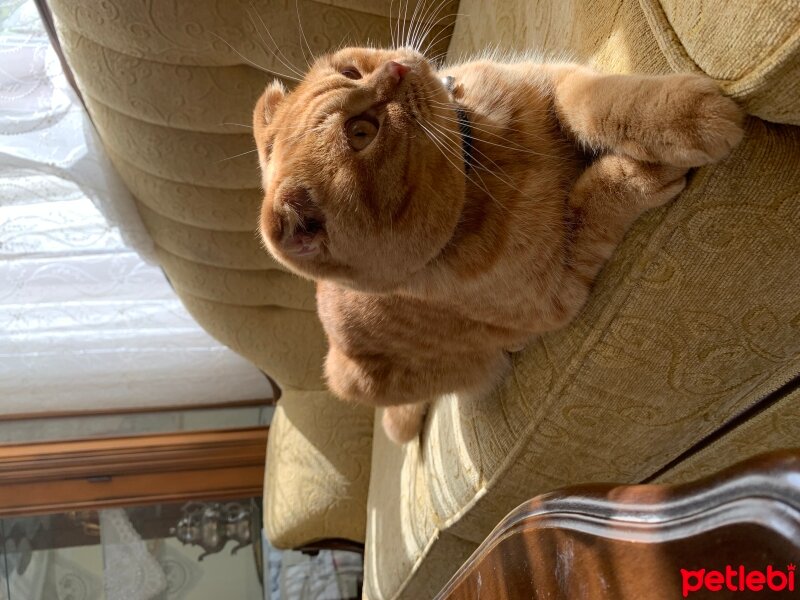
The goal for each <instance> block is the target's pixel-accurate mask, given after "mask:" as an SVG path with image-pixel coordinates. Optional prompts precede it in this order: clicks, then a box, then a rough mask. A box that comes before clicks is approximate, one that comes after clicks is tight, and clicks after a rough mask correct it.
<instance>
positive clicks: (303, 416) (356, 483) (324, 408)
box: [264, 389, 373, 548]
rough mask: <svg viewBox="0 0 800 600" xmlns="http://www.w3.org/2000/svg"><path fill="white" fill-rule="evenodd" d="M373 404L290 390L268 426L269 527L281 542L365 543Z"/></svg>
mask: <svg viewBox="0 0 800 600" xmlns="http://www.w3.org/2000/svg"><path fill="white" fill-rule="evenodd" d="M372 417H373V411H372V410H370V409H367V408H365V407H356V406H349V405H346V404H343V403H340V402H337V401H335V400H334V399H333V398H331V396H330V394H329V393H328V392H302V391H297V390H291V389H287V390H284V395H283V397H282V398H281V401H280V403H279V404H278V408H277V410H276V412H275V416H274V417H273V419H272V425H271V426H270V432H269V447H268V449H267V457H268V460H267V472H266V476H265V483H264V529H265V530H266V532H267V537H268V538H269V540H270V543H271V544H272V545H273V546H275V547H276V548H296V547H298V546H301V545H303V544H307V543H309V542H312V541H316V540H323V539H327V538H346V539H350V540H355V541H359V542H363V541H364V538H365V532H364V528H365V526H366V519H365V515H366V514H367V486H368V483H369V472H370V452H371V451H372V424H373V418H372Z"/></svg>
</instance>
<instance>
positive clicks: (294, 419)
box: [50, 0, 452, 546]
mask: <svg viewBox="0 0 800 600" xmlns="http://www.w3.org/2000/svg"><path fill="white" fill-rule="evenodd" d="M50 4H51V9H52V10H53V13H54V16H55V17H56V22H57V26H58V32H59V38H60V40H61V43H62V46H63V48H64V51H65V53H66V55H67V57H68V60H69V64H70V66H71V67H72V69H73V70H74V71H75V73H76V76H77V79H78V81H79V86H80V88H81V91H82V94H83V97H84V99H85V101H86V104H87V107H88V109H89V111H90V113H91V116H92V119H93V121H94V123H95V125H96V126H97V129H98V130H99V132H100V134H101V136H102V138H103V142H104V144H105V147H106V149H107V150H108V152H109V154H110V156H111V158H112V160H113V161H114V164H115V165H116V167H117V169H118V170H119V172H120V174H121V175H122V177H123V179H124V180H125V182H126V183H127V185H128V186H129V187H130V189H131V191H132V192H133V194H134V196H135V198H136V200H137V203H138V208H139V212H140V214H141V216H142V219H143V221H144V223H145V225H146V226H147V228H148V230H149V232H150V234H151V236H152V237H153V240H154V242H155V244H156V249H157V253H158V257H159V259H160V262H161V266H162V267H163V269H164V271H165V272H166V274H167V276H168V277H169V279H170V281H171V283H172V285H173V286H174V288H175V290H176V292H177V293H178V295H179V296H180V297H181V299H182V300H183V302H184V304H185V305H186V307H187V308H188V310H189V312H190V313H191V314H192V315H193V316H194V318H195V319H196V320H197V321H198V322H199V323H200V324H201V325H203V327H205V329H206V330H208V331H209V332H210V333H211V334H212V335H213V336H214V337H216V338H217V339H218V340H220V341H222V342H223V343H225V344H227V345H228V346H230V347H231V348H233V349H234V350H236V351H237V352H239V353H240V354H242V355H243V356H245V357H246V358H248V359H249V360H250V361H252V362H253V363H254V364H255V365H257V366H258V367H259V368H261V369H262V370H264V371H265V372H267V373H269V374H270V376H272V377H273V379H275V380H276V381H277V382H278V384H279V385H280V386H281V387H282V388H283V390H284V395H283V399H282V400H281V401H280V405H279V408H278V411H277V413H276V416H275V420H274V422H273V426H272V428H271V432H270V444H269V455H270V460H269V461H268V468H267V474H266V483H265V487H266V490H267V502H265V523H266V528H267V530H268V532H269V534H270V537H271V538H272V540H273V543H274V544H276V545H285V546H294V545H300V544H304V543H308V542H311V541H314V540H318V539H320V538H348V539H352V540H355V541H363V540H364V530H365V526H366V494H367V488H368V483H369V464H370V458H371V452H372V443H371V436H372V416H373V415H372V413H371V411H365V410H363V409H362V410H359V409H354V408H353V407H349V406H346V405H344V404H342V403H339V402H336V401H335V400H334V399H333V398H331V397H330V395H329V394H328V393H327V392H326V391H324V384H323V382H322V380H321V366H322V358H323V356H324V353H325V342H324V336H323V334H322V329H321V326H320V324H319V321H318V320H317V316H316V313H315V303H314V286H313V285H312V284H311V283H310V282H307V281H304V280H301V279H300V278H298V277H295V276H294V275H291V274H289V273H287V272H286V271H285V270H284V269H283V267H281V266H280V265H279V264H278V263H276V262H275V261H274V260H273V259H272V258H271V257H270V256H269V254H268V253H266V252H265V251H264V250H263V249H262V248H261V246H260V243H259V240H258V237H257V235H256V233H255V230H256V225H257V222H258V210H259V206H260V203H261V191H260V189H259V186H260V180H259V175H258V169H257V163H256V158H255V154H254V152H253V141H252V136H251V133H250V130H249V122H250V118H251V112H252V107H253V105H254V104H255V101H256V99H257V98H258V96H259V94H260V93H261V92H262V90H263V89H264V86H265V85H266V83H267V82H268V81H269V80H270V79H272V78H273V77H274V76H275V75H281V76H283V77H284V79H285V80H286V83H287V84H288V85H291V83H292V77H293V76H294V72H295V70H296V69H297V70H299V69H302V68H304V67H305V65H306V58H305V56H306V54H307V53H308V52H311V53H313V54H319V53H322V52H325V51H328V50H330V49H332V48H335V47H338V46H339V44H340V43H341V42H342V40H344V39H347V37H348V36H350V39H351V40H353V41H357V40H358V41H362V42H363V41H365V40H367V39H370V40H372V41H374V42H375V43H378V44H385V43H388V41H389V39H390V27H389V10H390V8H391V3H390V1H389V0H386V1H381V2H372V1H362V0H327V1H316V0H298V2H297V4H296V6H295V3H294V2H292V3H290V4H289V5H286V3H283V2H275V1H268V0H255V1H253V0H235V1H231V0H207V1H203V2H183V1H180V0H159V1H158V2H145V1H143V0H141V1H127V0H109V1H106V2H96V1H94V0H53V1H52V2H51V3H50ZM287 6H290V10H289V9H287ZM429 6H432V3H430V2H429V3H428V4H424V3H422V4H420V9H419V12H420V13H421V12H422V11H423V10H424V9H425V8H426V7H429ZM415 7H416V3H411V4H410V6H409V9H410V11H411V12H409V13H408V14H409V15H411V14H413V10H414V9H415ZM443 8H444V10H445V11H448V10H449V9H448V5H445V6H444V7H443ZM396 11H397V9H395V12H396ZM450 12H452V11H450ZM430 14H433V13H432V12H431V13H430ZM298 22H302V24H303V31H302V33H301V32H300V30H299V27H298ZM446 25H447V24H446V23H445V22H442V23H439V24H438V25H437V26H436V28H435V33H434V34H433V35H434V36H435V35H437V34H439V33H442V35H441V37H440V40H441V41H440V42H439V43H438V44H437V45H436V46H435V50H434V51H435V52H444V50H445V49H446V37H447V36H446V35H444V33H443V32H444V31H445V26H446ZM276 47H277V48H280V50H279V51H274V49H275V48H276ZM262 69H265V70H268V71H269V72H270V73H269V74H268V73H265V72H264V71H263V70H262ZM297 498H303V501H302V502H298V501H297Z"/></svg>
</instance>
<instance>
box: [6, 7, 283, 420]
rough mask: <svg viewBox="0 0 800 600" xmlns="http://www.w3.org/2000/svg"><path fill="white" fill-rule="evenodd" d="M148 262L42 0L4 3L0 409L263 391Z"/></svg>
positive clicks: (193, 399)
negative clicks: (52, 38) (44, 19)
mask: <svg viewBox="0 0 800 600" xmlns="http://www.w3.org/2000/svg"><path fill="white" fill-rule="evenodd" d="M142 257H145V258H148V259H149V260H152V258H151V257H152V248H151V243H150V240H149V238H148V236H147V234H146V232H145V231H144V229H143V227H142V225H141V223H140V221H139V218H138V215H137V213H136V208H135V205H134V203H133V200H132V199H131V198H130V196H129V195H128V192H127V190H126V189H125V188H124V186H123V185H122V184H121V182H120V181H119V179H118V177H117V175H116V174H115V172H114V171H113V169H112V168H111V166H110V165H109V163H108V161H107V159H106V158H105V156H104V155H103V153H102V148H101V147H100V145H99V143H98V138H97V136H96V134H95V132H94V130H93V128H92V126H91V123H90V121H89V120H88V117H87V116H86V114H85V112H84V109H83V107H82V105H81V103H80V101H79V100H78V99H77V97H76V95H75V93H74V92H73V91H72V89H71V88H70V87H69V85H68V83H67V81H66V78H65V76H64V74H63V72H62V70H61V65H60V63H59V61H58V58H57V56H56V54H55V52H54V51H53V50H52V48H51V47H50V43H49V40H48V38H47V35H46V33H45V31H44V28H43V26H42V24H41V22H40V19H39V15H38V12H37V10H36V7H35V5H34V3H33V1H32V0H0V414H8V413H19V412H36V411H50V410H73V409H75V410H77V409H93V408H100V407H102V408H112V407H131V406H134V407H144V406H157V405H165V404H199V403H204V402H218V401H228V400H245V399H255V398H264V397H267V396H268V395H269V394H270V386H269V384H268V382H267V380H266V379H265V377H264V376H263V375H262V374H261V373H260V372H259V371H258V370H257V369H256V368H255V367H253V366H252V365H250V364H249V363H247V362H246V361H245V360H244V359H242V358H241V357H239V356H238V355H236V354H234V353H233V352H231V351H230V350H228V349H227V348H225V347H223V346H222V345H220V344H218V343H217V342H215V341H214V340H213V339H212V338H211V337H210V336H208V335H207V334H206V333H205V332H204V331H203V330H202V329H201V328H200V327H199V326H198V325H197V324H196V323H195V322H194V321H193V320H192V318H191V317H190V316H189V315H188V313H187V312H186V310H185V309H184V308H183V307H182V305H181V304H180V301H179V300H178V299H177V297H176V296H175V294H174V293H173V292H172V290H171V288H170V287H169V284H168V282H167V281H166V279H165V277H164V275H163V274H162V272H161V271H160V269H159V268H158V267H157V266H156V265H155V264H150V263H148V262H145V260H143V258H142Z"/></svg>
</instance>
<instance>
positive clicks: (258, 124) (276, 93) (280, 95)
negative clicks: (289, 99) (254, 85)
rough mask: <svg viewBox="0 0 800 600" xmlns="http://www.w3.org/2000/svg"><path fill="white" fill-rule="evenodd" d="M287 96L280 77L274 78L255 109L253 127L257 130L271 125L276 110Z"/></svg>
mask: <svg viewBox="0 0 800 600" xmlns="http://www.w3.org/2000/svg"><path fill="white" fill-rule="evenodd" d="M285 97H286V87H285V86H284V85H283V82H282V81H281V80H280V79H276V80H274V81H273V82H272V83H270V84H269V85H268V86H267V89H265V90H264V93H263V94H261V98H259V99H258V102H256V108H255V110H254V111H253V127H254V128H255V129H256V130H259V129H261V128H264V127H266V126H267V125H269V123H270V121H272V118H273V117H274V116H275V110H276V109H277V108H278V105H279V104H280V103H281V101H282V100H283V99H284V98H285Z"/></svg>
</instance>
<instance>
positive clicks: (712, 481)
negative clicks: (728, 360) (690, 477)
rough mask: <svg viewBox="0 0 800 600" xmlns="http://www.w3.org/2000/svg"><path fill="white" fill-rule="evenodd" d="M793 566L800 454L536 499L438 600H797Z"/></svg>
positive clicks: (798, 538) (797, 549) (798, 548)
mask: <svg viewBox="0 0 800 600" xmlns="http://www.w3.org/2000/svg"><path fill="white" fill-rule="evenodd" d="M798 564H800V449H797V450H787V451H783V452H778V453H773V454H768V455H764V456H761V457H758V458H756V459H751V460H750V461H747V462H745V463H742V464H740V465H738V466H736V467H734V468H732V469H728V470H726V471H724V472H722V473H720V474H718V475H716V476H714V477H711V478H708V479H704V480H701V481H698V482H695V483H691V484H687V485H680V486H667V485H653V484H649V485H620V486H613V485H607V486H601V485H598V486H589V487H576V488H570V489H565V490H562V491H557V492H552V493H549V494H544V495H542V496H539V497H537V498H534V499H533V500H531V501H529V502H527V503H525V504H523V505H522V506H520V507H519V508H517V509H516V510H514V511H512V512H511V513H510V514H509V515H508V516H507V517H506V518H505V519H504V520H503V521H502V522H501V523H500V524H499V525H498V526H497V527H496V528H495V530H494V531H493V532H492V533H491V534H490V535H489V537H488V538H486V540H485V541H484V542H483V544H481V546H480V547H479V548H478V549H477V550H476V551H475V553H474V554H473V555H472V557H470V559H469V560H468V561H467V562H466V563H465V564H464V566H463V567H462V568H461V569H460V570H459V571H458V572H457V573H456V574H455V576H454V577H453V578H452V579H451V580H450V582H449V583H448V584H447V585H446V586H445V588H444V589H443V590H442V591H441V592H440V593H439V595H438V596H437V597H436V600H479V599H483V598H491V599H492V600H518V599H520V598H525V599H526V600H543V599H545V598H551V599H561V598H564V599H569V598H581V599H583V600H661V599H664V598H687V597H688V598H691V599H692V600H704V599H705V600H712V599H714V598H728V597H731V598H765V597H769V598H797V593H798V591H800V576H798V575H797V573H796V568H797V565H798ZM770 572H772V575H770ZM776 572H780V573H781V574H776ZM759 588H760V589H759ZM778 588H781V589H778ZM734 592H735V593H734Z"/></svg>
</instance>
